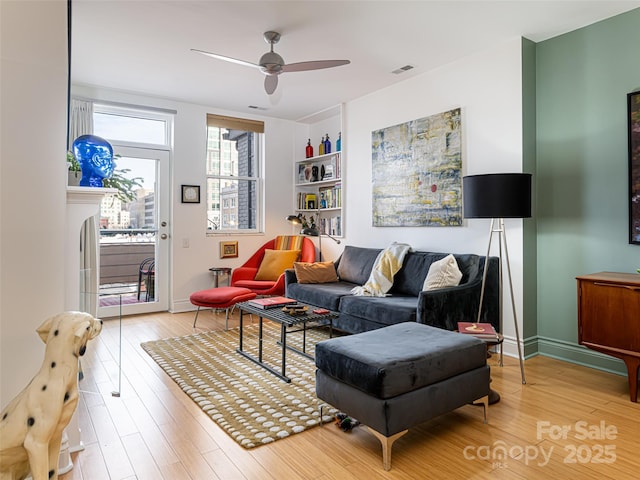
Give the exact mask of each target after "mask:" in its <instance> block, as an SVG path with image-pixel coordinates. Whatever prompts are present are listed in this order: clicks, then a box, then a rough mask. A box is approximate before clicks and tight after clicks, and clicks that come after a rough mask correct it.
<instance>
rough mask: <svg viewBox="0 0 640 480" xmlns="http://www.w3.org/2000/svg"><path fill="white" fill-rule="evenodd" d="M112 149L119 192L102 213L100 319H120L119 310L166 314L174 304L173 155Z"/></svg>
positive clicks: (140, 149)
mask: <svg viewBox="0 0 640 480" xmlns="http://www.w3.org/2000/svg"><path fill="white" fill-rule="evenodd" d="M112 146H113V150H114V155H115V157H116V158H115V161H116V170H115V173H114V177H115V181H116V183H117V184H118V185H120V189H119V190H118V193H117V194H114V195H110V196H107V197H105V199H104V200H103V201H102V204H101V208H100V220H99V222H100V223H99V238H100V248H99V258H100V261H99V264H100V270H99V272H100V276H99V307H98V316H100V317H112V316H117V315H119V314H120V308H122V314H123V315H131V314H138V313H149V312H157V311H165V310H167V309H168V305H169V301H168V295H169V288H168V285H169V280H168V279H169V274H168V271H169V238H170V236H169V232H170V226H169V194H168V192H169V159H170V154H169V151H167V150H161V149H153V148H145V147H134V146H126V145H118V144H117V143H112ZM114 177H112V180H114ZM105 186H111V185H105Z"/></svg>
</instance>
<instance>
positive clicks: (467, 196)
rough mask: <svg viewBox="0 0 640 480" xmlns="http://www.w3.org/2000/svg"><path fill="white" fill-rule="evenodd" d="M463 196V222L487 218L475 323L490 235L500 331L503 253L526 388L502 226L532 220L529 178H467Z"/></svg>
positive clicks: (505, 175) (515, 175) (496, 175)
mask: <svg viewBox="0 0 640 480" xmlns="http://www.w3.org/2000/svg"><path fill="white" fill-rule="evenodd" d="M462 191H463V195H464V218H490V219H491V227H490V230H489V246H488V247H487V256H486V258H485V262H484V271H483V273H482V289H481V290H480V306H479V307H478V320H477V321H478V322H479V321H480V314H481V312H482V302H483V300H484V290H485V283H486V280H487V264H488V263H489V254H490V251H491V240H492V238H493V234H494V233H496V234H497V235H498V258H499V263H500V268H499V271H500V275H499V276H500V327H501V328H502V292H503V283H502V262H503V257H502V250H503V248H504V259H505V260H506V265H507V276H508V278H509V291H510V293H511V307H512V308H513V322H514V326H515V330H516V344H517V345H518V358H519V359H520V374H521V375H522V383H523V384H525V383H527V382H526V379H525V376H524V361H523V356H522V347H521V346H520V332H519V329H518V317H517V315H516V302H515V298H514V295H513V282H512V281H511V266H510V264H509V250H508V249H507V235H506V229H505V226H504V219H505V218H528V217H530V216H531V174H529V173H493V174H487V175H469V176H466V177H464V178H463V179H462Z"/></svg>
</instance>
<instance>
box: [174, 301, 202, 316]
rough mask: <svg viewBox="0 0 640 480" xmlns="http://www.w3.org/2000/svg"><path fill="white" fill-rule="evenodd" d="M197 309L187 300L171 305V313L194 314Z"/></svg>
mask: <svg viewBox="0 0 640 480" xmlns="http://www.w3.org/2000/svg"><path fill="white" fill-rule="evenodd" d="M197 308H198V307H196V306H194V305H193V303H191V302H190V301H189V300H187V299H185V300H177V301H174V302H173V303H172V304H171V310H170V312H171V313H184V312H195V311H196V309H197Z"/></svg>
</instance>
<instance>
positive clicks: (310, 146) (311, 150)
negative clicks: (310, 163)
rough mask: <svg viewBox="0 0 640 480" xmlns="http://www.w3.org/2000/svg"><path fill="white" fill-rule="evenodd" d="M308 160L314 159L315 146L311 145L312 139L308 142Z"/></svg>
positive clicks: (306, 150) (306, 151) (306, 153)
mask: <svg viewBox="0 0 640 480" xmlns="http://www.w3.org/2000/svg"><path fill="white" fill-rule="evenodd" d="M305 156H306V158H311V157H313V145H311V139H309V140H308V141H307V148H306V149H305Z"/></svg>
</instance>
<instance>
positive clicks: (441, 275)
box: [422, 254, 462, 290]
mask: <svg viewBox="0 0 640 480" xmlns="http://www.w3.org/2000/svg"><path fill="white" fill-rule="evenodd" d="M461 279H462V272H461V271H460V268H458V262H457V261H456V258H455V257H454V256H453V255H452V254H449V255H447V256H446V257H444V258H443V259H442V260H438V261H437V262H433V263H432V264H431V266H430V267H429V273H427V278H425V279H424V285H423V286H422V290H437V289H439V288H446V287H455V286H456V285H458V284H459V283H460V280H461Z"/></svg>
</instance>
